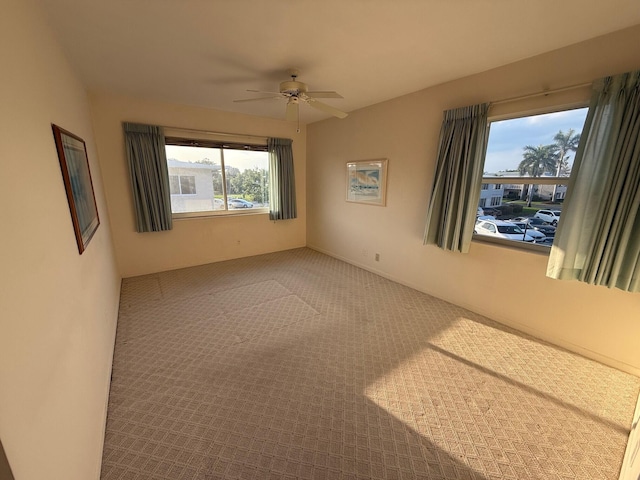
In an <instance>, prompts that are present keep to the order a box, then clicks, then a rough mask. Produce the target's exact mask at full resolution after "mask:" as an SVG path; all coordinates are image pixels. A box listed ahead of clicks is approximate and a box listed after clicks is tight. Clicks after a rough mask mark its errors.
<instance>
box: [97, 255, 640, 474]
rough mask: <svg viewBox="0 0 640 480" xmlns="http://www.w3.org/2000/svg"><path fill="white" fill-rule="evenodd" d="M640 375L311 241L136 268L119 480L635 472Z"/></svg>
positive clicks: (128, 307)
mask: <svg viewBox="0 0 640 480" xmlns="http://www.w3.org/2000/svg"><path fill="white" fill-rule="evenodd" d="M639 388H640V379H638V378H636V377H634V376H631V375H628V374H625V373H622V372H619V371H617V370H614V369H612V368H609V367H606V366H603V365H600V364H598V363H596V362H593V361H591V360H587V359H585V358H583V357H580V356H578V355H574V354H572V353H569V352H567V351H565V350H562V349H559V348H557V347H554V346H551V345H549V344H545V343H542V342H540V341H537V340H534V339H532V338H530V337H527V336H526V335H523V334H520V333H518V332H515V331H513V330H509V329H507V328H505V327H502V326H500V325H498V324H497V323H494V322H492V321H490V320H488V319H486V318H484V317H481V316H479V315H477V314H474V313H471V312H469V311H467V310H464V309H462V308H459V307H456V306H454V305H451V304H449V303H446V302H443V301H441V300H438V299H435V298H433V297H430V296H428V295H425V294H422V293H419V292H417V291H415V290H412V289H410V288H407V287H404V286H402V285H399V284H397V283H394V282H391V281H389V280H386V279H384V278H382V277H379V276H376V275H374V274H372V273H369V272H367V271H364V270H362V269H359V268H356V267H354V266H351V265H349V264H346V263H344V262H341V261H339V260H336V259H333V258H331V257H328V256H326V255H323V254H320V253H318V252H314V251H312V250H309V249H299V250H293V251H288V252H281V253H275V254H269V255H263V256H258V257H252V258H245V259H240V260H233V261H229V262H222V263H217V264H211V265H205V266H201V267H194V268H189V269H183V270H177V271H170V272H165V273H160V274H156V275H148V276H143V277H136V278H130V279H126V280H124V281H123V286H122V296H121V304H120V317H119V322H118V332H117V340H116V350H115V358H114V365H113V378H112V383H111V394H110V399H109V410H108V420H107V431H106V438H105V446H104V456H103V467H102V479H104V480H115V479H122V480H123V479H128V480H129V479H131V480H133V479H140V480H141V479H171V480H178V479H202V480H205V479H207V480H208V479H235V478H240V479H258V480H261V479H309V480H320V479H412V480H413V479H518V480H523V479H580V480H588V479H617V478H618V472H619V469H620V466H621V462H622V457H623V454H624V449H625V445H626V440H627V435H628V432H629V429H630V425H631V419H632V415H633V409H634V407H635V401H636V398H637V394H638V389H639Z"/></svg>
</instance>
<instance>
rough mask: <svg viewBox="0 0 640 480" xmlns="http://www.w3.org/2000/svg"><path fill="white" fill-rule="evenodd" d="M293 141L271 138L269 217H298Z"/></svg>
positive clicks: (268, 145)
mask: <svg viewBox="0 0 640 480" xmlns="http://www.w3.org/2000/svg"><path fill="white" fill-rule="evenodd" d="M292 143H293V141H292V140H290V139H288V138H269V139H268V140H267V150H268V151H269V195H270V196H271V198H270V199H269V205H270V208H269V218H270V219H271V220H288V219H292V218H297V216H298V213H297V207H296V182H295V176H294V172H293V150H292V148H291V145H292Z"/></svg>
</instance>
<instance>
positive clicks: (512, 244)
mask: <svg viewBox="0 0 640 480" xmlns="http://www.w3.org/2000/svg"><path fill="white" fill-rule="evenodd" d="M472 241H473V242H478V243H484V244H490V245H495V246H498V247H506V248H510V249H512V250H519V251H525V252H528V253H536V254H538V255H544V256H549V253H550V252H551V247H547V246H544V245H538V244H535V243H528V242H516V241H514V240H505V239H503V238H493V237H490V236H488V235H478V234H474V235H473V238H472Z"/></svg>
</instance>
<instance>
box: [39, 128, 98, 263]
mask: <svg viewBox="0 0 640 480" xmlns="http://www.w3.org/2000/svg"><path fill="white" fill-rule="evenodd" d="M51 127H52V128H53V137H54V139H55V141H56V149H57V150H58V159H59V160H60V169H61V170H62V178H63V180H64V187H65V190H66V191H67V200H68V201H69V210H70V211H71V220H72V221H73V230H74V231H75V234H76V241H77V243H78V251H79V252H80V254H82V252H84V251H85V250H86V248H87V245H88V244H89V241H90V240H91V238H92V237H93V234H94V233H96V230H97V229H98V225H100V219H99V218H98V207H97V205H96V197H95V194H94V192H93V183H92V182H91V172H90V171H89V159H88V158H87V147H86V145H85V143H84V140H82V139H81V138H80V137H77V136H76V135H74V134H73V133H70V132H67V131H66V130H64V129H62V128H60V127H58V126H57V125H51Z"/></svg>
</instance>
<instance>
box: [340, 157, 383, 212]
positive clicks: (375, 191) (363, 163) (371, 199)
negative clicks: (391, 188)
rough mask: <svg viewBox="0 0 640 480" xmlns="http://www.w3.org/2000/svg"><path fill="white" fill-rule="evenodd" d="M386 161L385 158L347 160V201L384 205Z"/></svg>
mask: <svg viewBox="0 0 640 480" xmlns="http://www.w3.org/2000/svg"><path fill="white" fill-rule="evenodd" d="M388 163H389V160H388V159H386V158H379V159H375V160H359V161H356V162H347V202H355V203H364V204H367V205H377V206H381V207H384V206H385V205H386V202H387V165H388Z"/></svg>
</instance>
